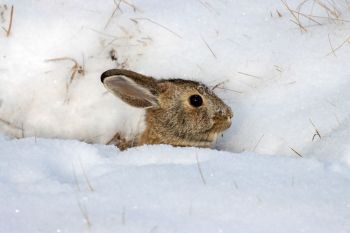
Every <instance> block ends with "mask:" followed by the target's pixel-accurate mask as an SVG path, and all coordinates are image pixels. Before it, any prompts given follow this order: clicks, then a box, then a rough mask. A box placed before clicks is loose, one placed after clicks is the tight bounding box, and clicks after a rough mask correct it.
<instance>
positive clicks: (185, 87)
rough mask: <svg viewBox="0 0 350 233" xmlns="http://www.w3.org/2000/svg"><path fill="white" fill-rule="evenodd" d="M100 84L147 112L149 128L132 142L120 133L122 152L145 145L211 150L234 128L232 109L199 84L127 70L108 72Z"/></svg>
mask: <svg viewBox="0 0 350 233" xmlns="http://www.w3.org/2000/svg"><path fill="white" fill-rule="evenodd" d="M101 82H102V83H103V84H104V86H105V88H106V89H107V90H109V91H110V92H111V93H113V94H114V95H115V96H117V97H119V98H120V99H121V100H123V101H124V102H126V103H128V104H129V105H131V106H134V107H139V108H144V109H145V111H146V113H145V123H146V128H145V130H144V131H143V132H142V133H141V134H139V135H138V136H137V137H136V138H135V139H134V140H132V142H130V141H129V142H126V141H125V140H124V139H121V138H120V135H119V134H117V137H119V139H121V140H119V141H120V142H121V143H120V144H119V145H118V143H117V147H119V149H121V150H124V149H127V148H129V147H132V146H140V145H144V144H170V145H173V146H181V147H185V146H192V147H207V148H210V147H212V146H213V144H214V142H215V141H216V138H217V136H218V134H220V133H221V132H222V131H224V130H226V129H228V128H229V127H230V126H231V119H232V117H233V113H232V110H231V108H230V107H229V106H227V105H226V104H225V103H224V102H223V101H222V100H221V99H220V98H219V97H218V96H216V95H215V94H214V92H213V91H212V90H211V89H210V88H208V87H207V86H205V85H204V84H202V83H200V82H196V81H190V80H183V79H161V80H156V79H154V78H153V77H149V76H145V75H142V74H139V73H136V72H133V71H130V70H124V69H111V70H107V71H105V72H104V73H102V75H101Z"/></svg>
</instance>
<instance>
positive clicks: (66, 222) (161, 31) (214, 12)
mask: <svg viewBox="0 0 350 233" xmlns="http://www.w3.org/2000/svg"><path fill="white" fill-rule="evenodd" d="M302 2H303V1H300V0H290V1H286V2H285V3H286V4H288V7H289V8H290V9H299V10H300V11H301V12H304V13H305V14H308V15H315V16H317V18H314V19H316V20H317V21H316V22H315V21H311V20H309V19H307V18H305V17H301V16H300V15H299V16H300V20H301V23H302V24H303V25H304V26H305V30H304V31H303V29H302V28H300V27H298V26H297V25H296V24H294V23H293V22H292V21H291V20H295V18H293V16H292V14H291V13H290V12H289V11H288V9H287V7H286V6H285V5H284V1H276V0H266V1H258V0H249V1H230V0H220V1H211V0H191V1H180V0H175V1H161V0H148V1H142V0H128V1H124V0H121V1H113V0H111V1H103V2H97V1H92V0H86V1H81V0H72V1H68V0H56V1H19V0H12V1H10V0H9V1H6V0H5V1H2V2H0V26H1V27H2V28H4V29H5V30H6V29H7V28H8V25H9V21H10V20H9V19H10V9H11V6H12V5H13V6H14V14H13V22H12V28H11V33H10V35H9V36H6V31H5V30H2V29H1V31H0V82H1V84H0V132H1V133H2V135H3V136H0V160H1V163H0V190H1V192H0V232H4V233H5V232H6V233H17V232H18V233H22V232H99V233H100V232H101V233H103V232H152V233H157V232H203V233H205V232H276V233H277V232H278V233H280V232H293V233H295V232H319V233H323V232H337V233H342V232H349V231H350V221H349V220H350V170H349V166H350V92H349V88H350V79H349V71H348V67H347V65H348V61H349V58H350V57H349V56H350V55H349V42H348V40H349V29H350V24H349V23H348V20H349V19H350V10H349V7H348V5H347V2H346V1H341V0H339V1H321V0H320V1H304V2H305V3H304V4H303V5H302V6H300V5H299V4H301V3H302ZM316 2H321V3H322V4H323V3H324V4H326V5H321V4H318V3H316ZM5 4H6V6H5ZM298 5H299V8H298ZM324 6H331V7H330V8H329V10H331V11H334V9H336V10H337V11H336V13H337V14H335V15H332V14H330V13H329V11H328V13H327V10H326V8H325V7H324ZM333 8H334V9H333ZM338 13H339V14H338ZM336 17H338V18H339V19H344V20H345V21H341V20H339V19H338V20H337V19H336V20H335V19H334V18H336ZM111 55H113V59H112V56H111ZM75 62H77V63H78V65H77V66H79V65H80V66H82V69H80V70H79V69H76V68H77V66H75V67H74V65H75ZM114 67H122V68H127V69H131V70H134V71H137V72H140V73H143V74H145V75H150V76H153V77H155V78H170V77H176V78H183V79H193V80H199V81H202V82H204V83H206V84H207V85H208V86H211V87H214V86H216V85H217V84H220V83H222V84H221V85H219V87H218V88H216V89H215V92H216V93H217V94H218V95H219V96H220V97H221V98H222V99H223V100H224V101H225V102H226V103H227V104H228V105H230V106H231V108H232V109H233V111H234V118H233V125H232V127H231V128H230V129H229V130H227V131H225V132H224V134H223V136H222V137H221V138H220V139H219V140H218V142H217V145H216V147H217V148H218V149H220V150H210V149H199V148H174V147H171V146H167V145H158V146H143V147H136V148H132V149H129V150H127V151H124V152H120V151H119V150H118V149H116V148H115V147H113V146H106V145H104V144H106V143H107V142H108V141H109V140H110V139H111V138H112V137H113V135H114V134H115V133H116V132H121V133H123V134H125V135H127V137H129V138H132V137H133V136H134V135H136V134H137V133H138V132H140V131H142V129H143V128H144V122H143V110H142V109H137V108H133V107H130V106H128V105H127V104H125V103H123V102H122V101H121V100H119V99H117V98H116V97H114V96H113V95H112V94H110V93H109V92H107V90H106V89H105V88H104V87H103V85H102V84H101V82H100V80H99V77H100V75H101V73H102V72H103V71H105V70H107V69H110V68H114ZM71 77H73V79H72V80H70V79H71ZM5 135H6V136H5ZM16 138H21V139H16Z"/></svg>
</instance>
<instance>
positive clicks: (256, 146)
mask: <svg viewBox="0 0 350 233" xmlns="http://www.w3.org/2000/svg"><path fill="white" fill-rule="evenodd" d="M264 136H265V135H264V134H263V135H261V137H260V138H259V140H258V142H257V143H256V144H255V146H254V148H253V151H255V150H256V148H258V146H259V144H260V142H261V140H262V139H263V137H264Z"/></svg>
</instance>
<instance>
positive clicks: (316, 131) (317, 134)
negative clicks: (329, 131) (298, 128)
mask: <svg viewBox="0 0 350 233" xmlns="http://www.w3.org/2000/svg"><path fill="white" fill-rule="evenodd" d="M309 121H310V124H311V125H312V126H313V127H314V129H315V134H314V135H313V136H312V141H314V140H315V137H316V136H317V137H319V139H321V138H322V136H321V134H320V132H319V131H318V129H317V127H316V126H315V124H314V123H313V122H312V120H311V119H309Z"/></svg>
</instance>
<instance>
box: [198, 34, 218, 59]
mask: <svg viewBox="0 0 350 233" xmlns="http://www.w3.org/2000/svg"><path fill="white" fill-rule="evenodd" d="M201 38H202V40H203V42H204V44H205V45H206V46H207V48H208V49H209V51H210V52H211V54H212V55H213V56H214V57H215V58H216V59H217V57H216V55H215V53H214V51H213V50H212V49H211V48H210V46H209V44H208V43H207V41H206V40H204V38H203V37H201Z"/></svg>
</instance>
